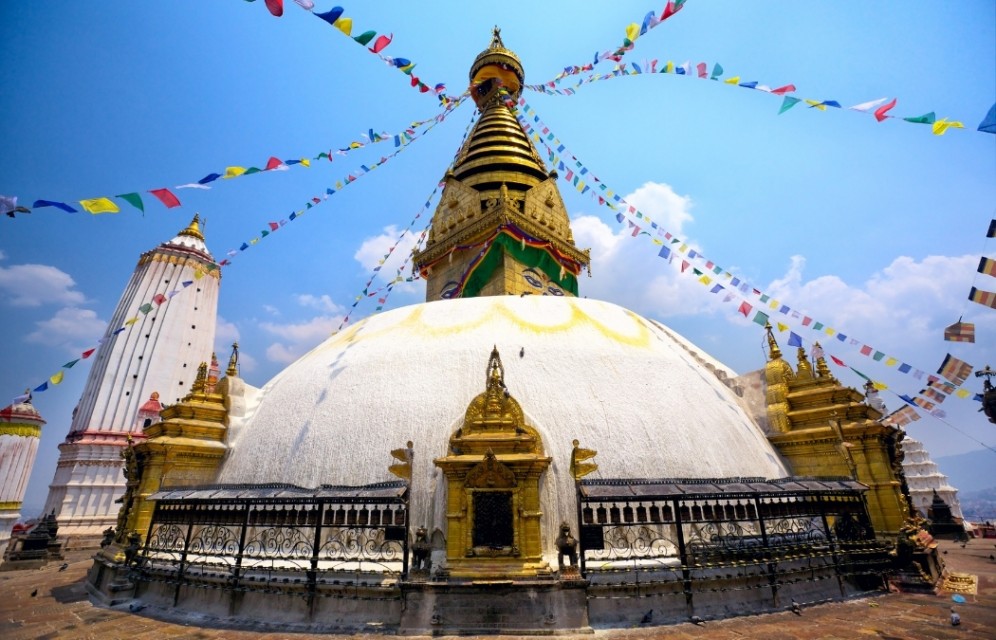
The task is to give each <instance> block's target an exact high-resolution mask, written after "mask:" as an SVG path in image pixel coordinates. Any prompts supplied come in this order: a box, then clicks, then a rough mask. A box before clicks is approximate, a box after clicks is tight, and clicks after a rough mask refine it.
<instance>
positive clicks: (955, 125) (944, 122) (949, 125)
mask: <svg viewBox="0 0 996 640" xmlns="http://www.w3.org/2000/svg"><path fill="white" fill-rule="evenodd" d="M964 128H965V125H964V124H962V123H961V122H949V121H948V119H947V118H941V119H940V120H938V121H937V122H935V123H934V124H933V126H932V127H931V129H932V131H933V132H934V135H935V136H943V135H944V132H945V131H947V130H948V129H964Z"/></svg>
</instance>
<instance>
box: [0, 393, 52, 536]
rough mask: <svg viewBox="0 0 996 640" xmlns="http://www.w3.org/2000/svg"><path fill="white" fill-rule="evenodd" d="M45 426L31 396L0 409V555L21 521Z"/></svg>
mask: <svg viewBox="0 0 996 640" xmlns="http://www.w3.org/2000/svg"><path fill="white" fill-rule="evenodd" d="M44 424H45V421H44V420H42V417H41V415H39V414H38V410H37V409H35V407H34V405H32V404H31V396H30V394H25V395H24V396H21V397H19V398H17V399H15V400H14V402H13V403H11V404H10V405H9V406H7V407H4V408H3V409H0V553H2V552H3V550H4V548H6V546H7V541H8V540H9V539H10V531H11V529H12V528H13V527H14V524H15V523H16V522H17V521H18V519H20V517H21V515H22V514H21V504H22V502H23V500H24V492H25V491H26V490H27V488H28V478H29V477H30V476H31V468H32V467H33V466H34V463H35V456H36V455H37V453H38V441H39V440H40V439H41V428H42V426H43V425H44Z"/></svg>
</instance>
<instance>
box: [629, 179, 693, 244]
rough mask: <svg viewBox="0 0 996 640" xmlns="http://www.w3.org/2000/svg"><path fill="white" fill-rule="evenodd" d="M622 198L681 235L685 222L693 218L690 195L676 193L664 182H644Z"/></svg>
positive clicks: (672, 231) (669, 229)
mask: <svg viewBox="0 0 996 640" xmlns="http://www.w3.org/2000/svg"><path fill="white" fill-rule="evenodd" d="M624 200H626V202H628V203H630V204H631V205H633V206H634V207H636V208H637V209H639V210H640V211H641V212H642V213H644V214H646V215H649V216H650V219H651V220H653V221H654V222H656V223H657V224H658V225H660V226H661V227H663V228H664V229H665V230H667V231H670V232H671V233H673V234H675V235H679V236H680V235H682V234H683V233H684V225H685V223H686V222H691V221H692V219H693V218H692V213H691V209H692V199H691V197H689V196H681V195H678V194H677V193H675V192H674V189H672V188H671V185H669V184H667V183H664V182H647V183H644V185H643V186H642V187H640V188H639V189H637V190H636V191H634V192H633V193H631V194H629V195H628V196H626V197H625V198H624Z"/></svg>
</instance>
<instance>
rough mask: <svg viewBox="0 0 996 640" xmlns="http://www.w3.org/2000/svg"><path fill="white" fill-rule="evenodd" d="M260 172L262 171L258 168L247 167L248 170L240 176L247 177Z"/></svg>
mask: <svg viewBox="0 0 996 640" xmlns="http://www.w3.org/2000/svg"><path fill="white" fill-rule="evenodd" d="M260 171H262V169H260V168H259V167H249V168H248V169H246V170H245V173H243V174H242V175H244V176H248V175H250V174H253V173H259V172H260Z"/></svg>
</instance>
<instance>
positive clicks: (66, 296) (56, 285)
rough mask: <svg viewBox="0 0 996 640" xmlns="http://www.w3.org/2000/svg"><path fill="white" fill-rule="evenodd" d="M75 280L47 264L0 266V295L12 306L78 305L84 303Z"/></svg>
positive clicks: (84, 299) (84, 300)
mask: <svg viewBox="0 0 996 640" xmlns="http://www.w3.org/2000/svg"><path fill="white" fill-rule="evenodd" d="M75 287H76V282H75V281H74V280H73V278H72V277H71V276H70V275H69V274H68V273H66V272H64V271H62V270H60V269H58V268H56V267H53V266H51V265H47V264H15V265H13V266H10V267H0V297H2V298H5V299H7V300H8V301H9V302H10V304H12V305H13V306H15V307H38V306H41V305H42V304H50V303H56V304H65V305H78V304H83V303H84V302H86V298H85V297H84V296H83V294H82V293H80V292H79V291H75V290H74V288H75Z"/></svg>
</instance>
